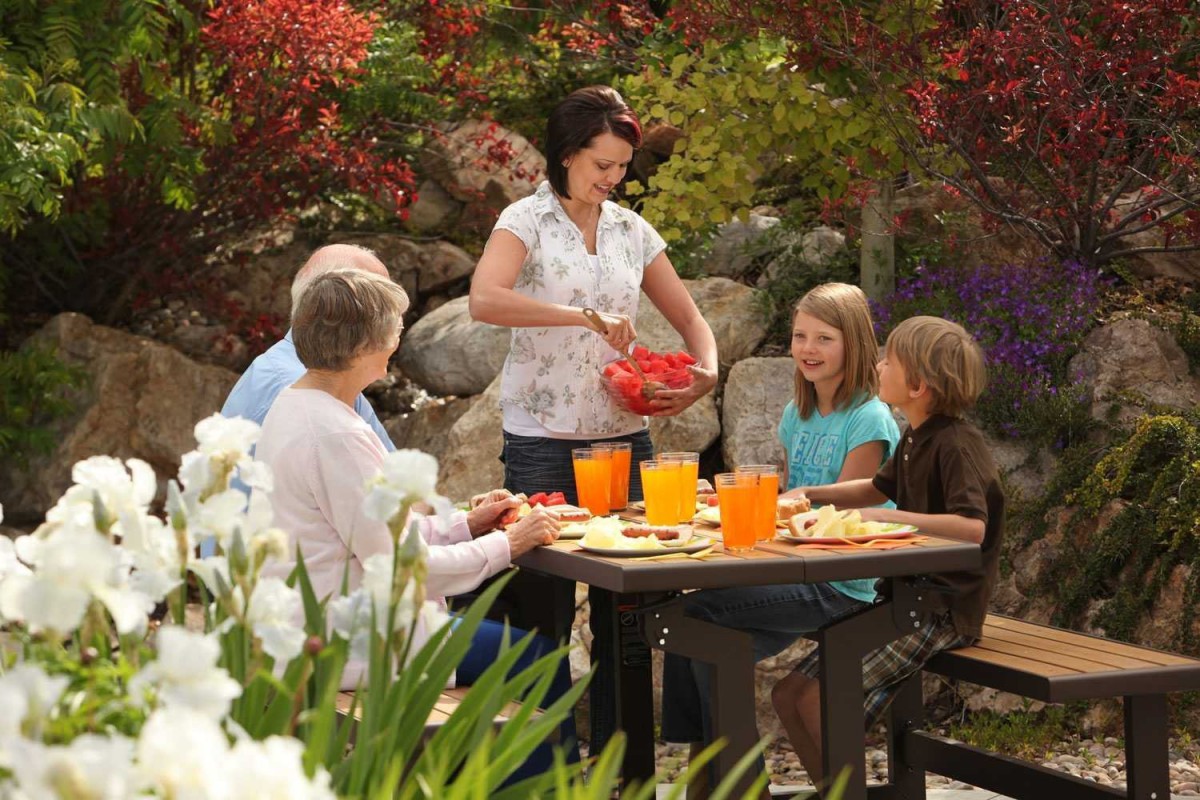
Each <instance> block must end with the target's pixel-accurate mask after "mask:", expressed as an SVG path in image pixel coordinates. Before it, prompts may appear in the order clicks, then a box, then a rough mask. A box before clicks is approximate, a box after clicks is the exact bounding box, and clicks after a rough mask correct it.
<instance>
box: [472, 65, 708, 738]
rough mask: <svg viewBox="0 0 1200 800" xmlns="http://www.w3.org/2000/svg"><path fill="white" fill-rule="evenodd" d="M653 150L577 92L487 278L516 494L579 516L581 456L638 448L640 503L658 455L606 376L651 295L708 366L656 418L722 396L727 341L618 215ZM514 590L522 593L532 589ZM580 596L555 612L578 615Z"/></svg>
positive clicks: (626, 119)
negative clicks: (577, 460)
mask: <svg viewBox="0 0 1200 800" xmlns="http://www.w3.org/2000/svg"><path fill="white" fill-rule="evenodd" d="M641 144H642V129H641V125H640V123H639V122H638V118H637V115H636V114H634V112H633V110H632V109H631V108H630V107H629V106H628V105H626V104H625V101H624V100H622V99H621V96H620V95H619V94H618V93H617V92H616V91H615V90H613V89H611V88H609V87H607V86H590V87H587V88H584V89H579V90H577V91H575V92H572V93H571V94H570V95H569V96H568V97H567V98H566V99H564V100H563V101H562V102H560V103H559V104H558V106H557V107H556V108H555V109H554V110H553V112H551V114H550V118H549V120H548V122H547V126H546V164H547V167H546V172H547V178H548V180H547V181H546V182H544V183H542V185H541V186H539V187H538V189H537V191H536V192H535V193H534V194H532V195H530V196H529V197H526V198H524V199H523V200H518V201H517V202H516V203H513V204H512V205H510V206H509V207H508V208H506V209H504V211H503V212H502V213H501V214H500V218H499V220H498V221H497V222H496V226H495V229H494V230H493V231H492V235H491V237H490V238H489V239H488V242H487V246H486V248H485V249H484V252H483V256H482V258H480V259H479V264H478V266H476V268H475V276H474V278H473V279H472V282H471V305H470V308H471V315H472V316H473V317H474V318H475V319H478V320H482V321H483V322H490V323H492V324H493V325H503V326H507V327H510V328H512V329H513V330H512V343H511V346H510V349H509V353H508V359H507V360H506V361H505V362H504V371H503V377H502V378H501V381H500V405H501V408H502V410H503V427H504V451H503V454H502V456H501V457H502V459H503V461H504V486H505V488H507V489H510V490H512V491H515V492H525V493H533V492H551V491H562V492H564V493H565V494H566V495H567V498H568V500H569V501H570V502H576V500H575V476H574V470H573V467H572V463H571V450H572V448H576V447H587V446H588V443H589V442H629V443H631V445H632V456H633V457H632V460H631V465H630V475H629V499H630V500H641V499H642V481H641V471H640V469H639V464H640V463H641V462H642V461H644V460H646V459H648V458H650V457H651V456H652V454H653V448H652V445H651V442H650V434H649V430H648V427H647V424H648V420H647V418H646V417H643V416H640V415H637V414H631V413H629V412H628V411H625V410H624V409H622V408H620V407H618V406H617V405H616V403H614V402H613V400H612V398H611V397H609V395H608V394H607V393H606V392H605V391H604V389H603V387H602V384H601V381H600V371H601V368H602V367H603V366H604V364H606V363H607V362H609V361H612V360H613V359H616V358H618V356H619V354H618V351H624V350H626V349H627V348H628V347H629V346H630V344H632V343H633V341H634V339H635V338H636V337H637V330H636V328H635V323H636V321H637V310H638V299H639V297H640V295H641V294H642V293H643V292H644V293H645V294H646V297H648V298H649V299H650V302H652V303H653V304H654V305H655V307H656V308H657V309H658V310H659V311H660V312H661V313H662V315H663V316H664V317H666V319H667V322H669V323H670V324H671V327H673V328H674V329H675V330H676V331H677V332H678V333H679V335H680V336H681V337H683V341H684V343H685V346H686V347H687V349H688V350H689V351H690V352H691V353H692V354H693V355H694V356H695V357H696V358H697V359H698V363H697V364H695V365H694V366H691V367H689V369H690V370H691V372H692V374H693V376H694V381H693V383H692V384H691V386H689V387H688V388H686V389H663V390H659V391H658V392H657V394H656V396H655V398H654V400H653V401H652V402H651V407H652V408H653V409H654V414H655V416H670V415H674V414H679V413H680V412H682V411H683V410H684V409H686V408H687V407H688V406H690V405H692V404H693V403H694V402H696V400H698V399H699V398H701V397H702V396H704V395H705V394H707V393H708V392H709V391H711V390H712V388H713V387H714V386H715V385H716V382H717V345H716V341H715V340H714V338H713V335H712V330H711V329H710V328H709V326H708V323H707V322H705V320H704V318H703V317H702V316H700V312H699V310H697V308H696V304H695V302H693V300H692V297H691V295H690V294H688V291H687V289H686V288H685V287H684V285H683V282H682V281H681V280H680V279H679V276H678V275H677V274H676V272H675V268H674V267H673V266H672V265H671V260H670V259H669V258H668V257H667V253H666V242H664V241H663V238H662V237H661V236H659V234H658V232H657V231H655V230H654V228H653V227H652V226H651V225H650V224H649V223H648V222H646V220H644V219H642V218H641V217H640V216H639V215H638V214H636V213H635V212H633V211H631V210H630V209H627V208H622V207H621V206H619V205H617V204H616V203H615V202H613V201H612V197H613V195H614V193H615V191H616V189H617V185H618V184H619V183H620V182H621V181H622V180H623V179H624V178H625V171H626V169H628V167H629V162H630V161H631V160H632V159H633V153H634V151H635V150H636V149H637V148H639V147H641ZM585 308H592V309H595V310H596V311H598V312H599V313H600V316H601V318H602V319H603V321H604V326H603V327H604V329H605V330H604V331H603V332H600V331H598V330H597V329H596V328H594V327H593V326H592V325H591V324H589V322H588V320H587V319H586V318H585V316H584V309H585ZM518 578H525V576H524V575H518ZM509 586H510V587H512V588H513V590H514V593H515V592H517V591H520V590H521V589H522V588H523V587H521V586H520V585H519V584H516V583H515V582H514V583H512V584H509ZM573 588H574V587H573V586H571V587H567V591H566V592H565V599H563V600H556V601H555V603H556V604H560V603H561V604H565V606H566V608H567V609H568V610H573V604H572V603H573V599H574V595H573ZM555 591H556V590H555V589H554V588H552V587H543V588H542V589H541V590H540V592H539V591H538V590H537V589H533V588H532V587H531V589H530V590H529V594H531V595H532V596H533V598H534V601H533V603H532V604H528V603H527V604H526V606H529V605H532V608H531V609H530V611H529V612H528V613H529V614H533V613H536V611H537V609H538V607H539V605H540V606H541V607H545V606H546V605H547V602H546V597H547V595H548V594H549V593H551V592H555ZM593 600H594V601H593V603H592V622H593V623H594V624H593V625H592V630H593V632H595V633H597V635H599V636H602V637H603V636H606V635H607V634H606V633H605V632H606V631H607V630H609V629H611V627H612V622H613V621H612V620H608V619H607V617H606V616H605V615H606V614H607V613H608V610H609V604H608V603H606V602H595V598H594V599H593ZM515 604H516V605H517V608H518V612H519V614H520V615H515V616H514V621H515V622H516V624H518V625H526V626H527V625H529V622H528V621H527V618H523V617H522V616H521V615H523V614H525V613H526V612H525V611H524V609H523V607H522V600H521V599H520V598H517V599H515ZM598 616H599V617H600V618H599V619H598V618H597V617H598ZM595 649H596V648H593V652H595ZM597 666H598V665H597ZM612 680H613V678H612V676H609V675H608V674H607V672H606V671H605V670H603V669H597V670H596V672H595V674H594V676H593V679H592V684H591V691H592V699H593V714H592V732H593V737H592V743H591V744H592V752H598V751H599V749H600V747H601V746H602V745H603V743H604V741H605V740H606V739H607V738H608V736H609V734H611V731H612V725H613V720H612V717H611V708H612V706H611V696H610V694H611V691H612ZM598 700H599V701H600V702H598Z"/></svg>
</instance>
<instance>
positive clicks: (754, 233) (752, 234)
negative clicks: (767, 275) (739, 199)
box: [703, 214, 779, 278]
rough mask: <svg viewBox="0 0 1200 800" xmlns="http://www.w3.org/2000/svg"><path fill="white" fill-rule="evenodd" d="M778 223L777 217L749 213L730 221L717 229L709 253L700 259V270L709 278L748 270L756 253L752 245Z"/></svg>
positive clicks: (733, 274)
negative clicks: (743, 218) (701, 265)
mask: <svg viewBox="0 0 1200 800" xmlns="http://www.w3.org/2000/svg"><path fill="white" fill-rule="evenodd" d="M778 224H779V217H769V216H765V215H763V214H750V216H749V218H748V219H747V220H746V221H745V222H742V221H741V220H740V219H734V220H730V221H729V222H726V223H725V224H724V225H722V226H721V227H720V229H719V230H718V231H717V237H716V239H715V240H714V241H713V246H712V250H710V251H709V254H708V256H706V257H705V259H704V264H703V268H704V271H705V272H706V273H707V274H709V275H717V276H724V277H729V278H736V277H737V276H739V275H741V274H742V273H744V272H746V271H747V270H748V269H750V266H751V264H753V262H754V258H755V256H756V255H758V253H755V252H754V247H755V244H756V243H758V242H760V240H761V239H762V238H763V235H764V234H765V233H766V232H767V231H769V230H770V229H771V228H774V227H775V226H776V225H778Z"/></svg>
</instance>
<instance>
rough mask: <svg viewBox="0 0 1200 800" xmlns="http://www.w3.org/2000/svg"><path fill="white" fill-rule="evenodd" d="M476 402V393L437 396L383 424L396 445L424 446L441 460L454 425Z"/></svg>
mask: <svg viewBox="0 0 1200 800" xmlns="http://www.w3.org/2000/svg"><path fill="white" fill-rule="evenodd" d="M474 402H475V398H473V397H461V398H453V399H450V400H435V401H433V402H431V403H426V404H425V405H423V406H421V407H420V408H418V409H416V410H415V411H410V412H409V413H407V414H401V415H399V416H395V417H392V418H391V419H389V420H387V421H386V422H384V423H383V427H384V428H385V429H386V430H387V432H388V437H389V438H391V440H392V444H394V445H396V447H399V448H412V449H414V450H423V451H424V452H426V453H429V454H430V455H432V456H434V457H435V458H437V460H438V461H439V462H440V461H441V460H442V459H443V458H444V457H445V455H446V444H447V441H448V440H449V438H450V431H451V429H453V428H454V424H455V423H456V422H458V421H459V419H461V418H462V416H463V414H466V413H467V411H469V410H470V409H471V405H472V404H473V403H474Z"/></svg>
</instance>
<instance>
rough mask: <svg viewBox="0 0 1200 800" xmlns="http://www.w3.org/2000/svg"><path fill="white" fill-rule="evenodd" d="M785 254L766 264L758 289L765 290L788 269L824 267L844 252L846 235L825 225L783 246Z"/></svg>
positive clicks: (759, 279)
mask: <svg viewBox="0 0 1200 800" xmlns="http://www.w3.org/2000/svg"><path fill="white" fill-rule="evenodd" d="M785 249H786V251H787V252H786V253H781V254H779V255H776V256H775V257H774V258H773V259H771V263H769V264H767V268H766V269H764V270H763V273H762V275H760V276H759V278H758V287H759V288H760V289H761V288H765V287H768V286H770V285H771V284H772V283H773V282H775V281H776V280H779V279H780V278H781V277H782V276H783V274H785V273H786V270H787V269H788V267H791V268H792V269H795V268H796V267H797V266H800V265H803V266H805V267H824V266H828V265H829V264H831V263H832V262H833V260H834V259H835V258H837V256H838V254H839V253H842V252H845V250H846V235H845V234H844V233H842V232H841V231H838V230H834V229H833V228H830V227H828V226H826V225H819V226H817V227H816V228H813V229H812V230H811V231H808V232H807V233H805V234H803V235H802V236H799V237H798V238H797V240H796V241H795V242H793V243H791V244H790V246H788V245H786V244H785Z"/></svg>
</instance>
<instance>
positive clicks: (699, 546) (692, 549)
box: [579, 537, 713, 558]
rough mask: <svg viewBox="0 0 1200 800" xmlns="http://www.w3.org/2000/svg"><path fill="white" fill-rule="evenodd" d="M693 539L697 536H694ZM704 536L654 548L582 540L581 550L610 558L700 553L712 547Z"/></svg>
mask: <svg viewBox="0 0 1200 800" xmlns="http://www.w3.org/2000/svg"><path fill="white" fill-rule="evenodd" d="M692 538H693V539H694V538H696V537H692ZM700 538H703V539H704V541H702V542H693V541H691V540H688V543H687V544H681V545H676V546H675V547H667V546H664V547H656V548H655V549H653V550H630V549H629V548H627V547H588V546H587V545H585V544H583V543H582V542H580V544H579V547H580V549H581V550H587V551H588V552H589V553H595V554H596V555H598V556H609V557H610V558H647V557H649V556H668V555H671V554H672V553H699V552H700V551H701V550H704V549H706V548H709V547H712V545H713V543H712V540H711V539H708V538H707V537H700Z"/></svg>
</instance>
